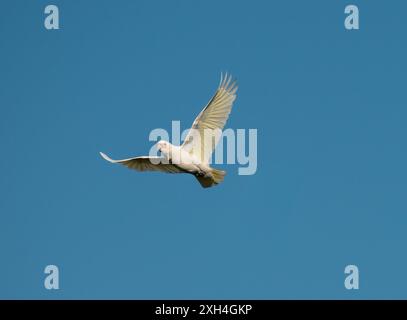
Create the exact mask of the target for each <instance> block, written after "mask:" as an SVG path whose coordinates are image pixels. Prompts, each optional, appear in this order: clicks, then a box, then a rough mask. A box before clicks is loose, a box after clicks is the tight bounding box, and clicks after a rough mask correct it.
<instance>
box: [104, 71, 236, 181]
mask: <svg viewBox="0 0 407 320" xmlns="http://www.w3.org/2000/svg"><path fill="white" fill-rule="evenodd" d="M236 91H237V85H236V82H235V81H232V77H231V76H230V75H229V76H228V75H227V74H226V75H225V77H223V76H222V75H221V80H220V84H219V87H218V89H217V90H216V92H215V94H214V96H213V97H212V99H211V100H210V101H209V102H208V104H207V105H206V106H205V108H203V110H202V111H201V112H200V113H199V115H198V117H197V118H196V119H195V121H194V122H193V124H192V127H191V129H190V130H189V132H188V134H187V136H186V138H185V140H184V142H183V144H182V145H180V146H175V145H172V144H171V143H169V142H168V141H164V140H161V141H159V142H158V143H157V149H158V151H160V152H161V154H162V156H143V157H135V158H129V159H123V160H113V159H110V158H109V157H108V156H107V155H105V154H104V153H102V152H101V153H100V154H101V156H102V157H103V158H104V159H105V160H107V161H109V162H111V163H120V164H122V165H125V166H126V167H128V168H130V169H135V170H138V171H161V172H166V173H189V174H193V175H194V176H195V177H196V178H197V179H198V181H199V183H200V184H201V186H202V187H204V188H209V187H212V186H214V185H217V184H219V183H220V182H222V181H223V178H224V176H225V174H226V172H225V171H222V170H217V169H214V168H212V167H211V166H210V165H209V160H210V158H211V155H212V153H213V151H214V150H215V147H216V145H217V143H218V142H219V139H220V138H221V135H222V130H223V127H224V126H225V123H226V121H227V119H228V117H229V114H230V112H231V110H232V105H233V102H234V101H235V99H236Z"/></svg>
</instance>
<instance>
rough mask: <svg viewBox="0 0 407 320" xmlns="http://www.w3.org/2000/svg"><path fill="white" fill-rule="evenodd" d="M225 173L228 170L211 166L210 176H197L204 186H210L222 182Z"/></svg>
mask: <svg viewBox="0 0 407 320" xmlns="http://www.w3.org/2000/svg"><path fill="white" fill-rule="evenodd" d="M225 175H226V171H222V170H217V169H213V168H211V174H210V175H209V176H203V177H202V176H196V178H197V179H198V181H199V183H200V184H201V186H202V187H204V188H209V187H213V186H216V185H217V184H219V183H221V182H222V181H223V179H224V178H225Z"/></svg>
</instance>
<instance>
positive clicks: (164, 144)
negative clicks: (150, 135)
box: [157, 140, 171, 155]
mask: <svg viewBox="0 0 407 320" xmlns="http://www.w3.org/2000/svg"><path fill="white" fill-rule="evenodd" d="M170 147H171V145H170V143H169V142H168V141H165V140H160V141H158V143H157V149H158V151H160V152H162V153H164V154H165V155H167V154H169V153H170Z"/></svg>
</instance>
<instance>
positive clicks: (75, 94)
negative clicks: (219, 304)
mask: <svg viewBox="0 0 407 320" xmlns="http://www.w3.org/2000/svg"><path fill="white" fill-rule="evenodd" d="M349 3H353V4H356V5H358V6H359V10H360V28H361V29H360V30H359V31H347V30H345V28H344V23H343V22H344V19H345V14H344V8H345V6H346V5H347V4H349ZM47 4H56V5H58V6H59V10H60V24H61V29H60V30H57V31H48V30H46V29H45V28H44V18H45V15H44V8H45V6H46V5H47ZM406 12H407V3H406V2H405V1H402V0H400V1H361V0H355V1H342V0H338V1H326V0H320V1H317V0H310V1H266V0H264V1H260V0H257V1H251V2H248V1H236V0H222V1H219V0H216V1H215V0H207V1H190V0H182V1H181V0H174V1H140V0H137V1H130V0H120V1H112V0H109V1H107V0H98V1H61V0H59V1H43V0H37V1H22V0H20V1H11V0H7V1H4V0H3V1H1V4H0V153H1V157H0V176H1V178H0V257H1V258H0V298H39V299H61V298H69V299H70V298H77V299H83V298H112V299H133V298H134V299H142V298H144V299H160V298H171V299H178V298H183V299H186V298H188V299H195V298H214V299H216V298H229V299H237V298H242V299H243V298H244V299H246V298H256V299H271V298H311V299H313V298H349V299H358V298H407V257H406V243H407V234H406V227H407V204H406V199H407V197H406V196H407V188H406V187H407V185H406V181H407V170H406V163H407V149H406V137H407V128H406V117H407V111H406V107H407V98H406V92H407V91H406V72H407V62H406V57H407V52H406V51H407V43H406V41H407V40H406V39H407V37H406V31H407V20H406ZM221 71H230V72H232V73H233V75H234V76H236V78H237V79H238V81H239V85H240V87H239V91H238V98H237V100H236V104H235V106H234V109H233V112H232V114H231V117H230V119H229V121H228V123H227V127H228V128H234V129H237V128H246V129H249V128H256V129H258V171H257V173H256V174H255V175H253V176H239V175H238V174H237V170H238V166H237V165H226V166H221V167H223V168H224V169H226V170H227V171H228V175H227V176H226V179H225V182H224V183H223V184H221V185H219V186H217V187H215V188H211V189H202V188H201V186H200V185H199V184H198V183H197V182H196V181H195V179H194V178H193V177H191V176H188V175H178V176H171V175H165V174H159V173H150V174H148V173H147V174H146V173H137V172H134V171H130V170H128V169H126V168H122V167H120V166H114V165H110V164H109V163H107V162H106V161H104V160H103V159H101V158H100V156H99V154H98V152H99V151H104V152H106V153H107V154H109V155H111V156H112V157H114V158H123V157H128V156H135V155H143V154H146V153H147V152H148V151H149V149H150V147H151V145H152V142H150V141H148V135H149V133H150V131H151V130H152V129H155V128H166V129H168V130H170V129H171V121H172V120H180V121H181V125H182V129H186V128H187V127H188V126H189V125H190V124H191V122H192V121H193V119H194V118H195V116H196V115H197V114H198V112H199V111H200V110H201V108H202V107H203V106H204V105H205V104H206V103H207V101H208V100H209V98H210V97H211V95H212V94H213V93H214V90H215V89H216V86H217V85H218V83H219V78H220V72H221ZM49 264H55V265H57V266H58V267H59V270H60V290H59V291H48V290H46V289H45V288H44V285H43V281H44V278H45V275H44V268H45V266H46V265H49ZM349 264H356V265H357V266H358V267H359V270H360V289H359V291H348V290H346V289H345V287H344V284H343V283H344V278H345V275H344V268H345V266H346V265H349Z"/></svg>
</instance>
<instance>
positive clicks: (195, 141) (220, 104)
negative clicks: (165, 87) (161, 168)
mask: <svg viewBox="0 0 407 320" xmlns="http://www.w3.org/2000/svg"><path fill="white" fill-rule="evenodd" d="M236 91H237V85H236V82H235V81H232V77H231V76H230V75H229V76H228V75H227V74H226V75H225V77H223V76H221V81H220V84H219V87H218V89H217V90H216V92H215V95H214V96H213V97H212V99H211V100H210V101H209V103H208V104H207V105H206V106H205V108H204V109H203V110H202V111H201V112H200V113H199V115H198V117H197V118H196V119H195V121H194V123H193V124H192V127H191V129H190V130H189V132H188V135H187V137H186V138H185V141H184V143H183V145H182V147H183V148H185V149H186V150H188V151H189V152H190V153H192V154H194V155H195V156H197V157H198V158H199V159H201V161H202V162H204V163H207V162H208V160H209V158H210V157H211V155H212V152H213V150H214V149H215V147H216V145H217V144H218V142H219V139H220V137H221V134H222V129H223V127H224V126H225V124H226V121H227V119H228V118H229V114H230V112H231V110H232V105H233V102H234V101H235V99H236Z"/></svg>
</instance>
